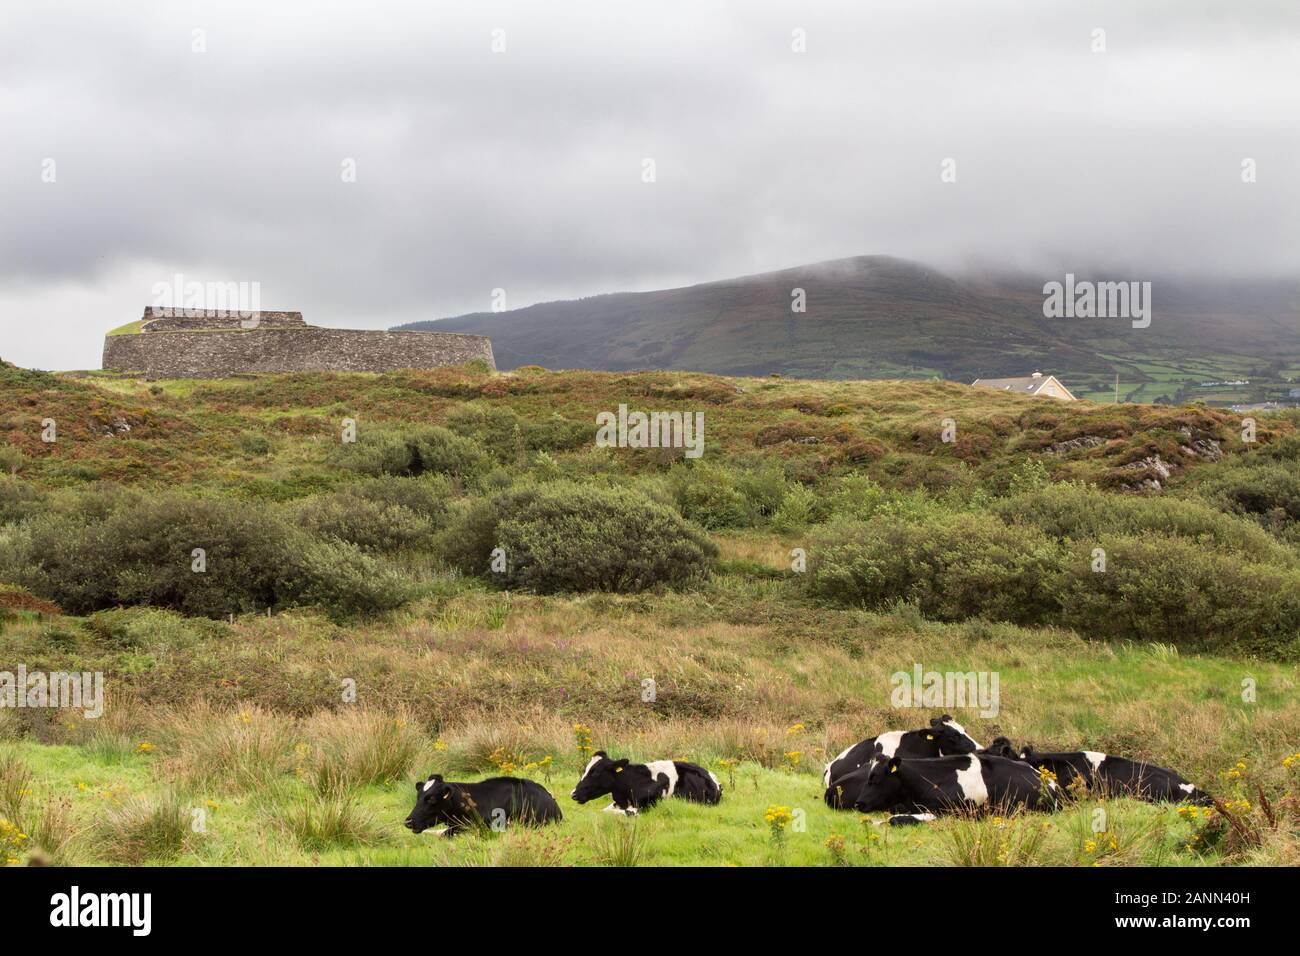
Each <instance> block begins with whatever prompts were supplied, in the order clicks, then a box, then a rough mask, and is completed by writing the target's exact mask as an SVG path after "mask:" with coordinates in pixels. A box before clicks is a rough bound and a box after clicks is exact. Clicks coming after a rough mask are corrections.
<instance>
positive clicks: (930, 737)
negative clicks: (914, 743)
mask: <svg viewBox="0 0 1300 956" xmlns="http://www.w3.org/2000/svg"><path fill="white" fill-rule="evenodd" d="M925 739H926V740H934V734H926V735H925Z"/></svg>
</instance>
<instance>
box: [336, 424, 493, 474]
mask: <svg viewBox="0 0 1300 956" xmlns="http://www.w3.org/2000/svg"><path fill="white" fill-rule="evenodd" d="M336 460H337V462H338V463H339V465H341V466H342V467H344V468H347V469H349V470H351V471H355V472H357V473H359V474H363V475H372V476H373V475H398V476H406V477H410V476H415V475H423V474H426V473H433V474H442V475H451V476H453V477H457V478H466V479H468V478H474V477H477V476H479V475H482V474H484V473H485V472H487V471H488V469H489V468H491V467H492V460H491V459H490V458H489V457H488V455H487V453H486V452H484V451H483V450H482V449H481V448H479V446H478V445H477V444H475V442H474V441H472V440H471V439H468V438H462V437H461V436H460V435H457V434H455V433H454V432H452V431H449V430H448V429H446V428H442V427H441V426H438V425H431V426H428V427H426V428H420V429H416V430H414V431H409V432H391V431H377V432H368V431H363V432H362V434H361V435H360V436H358V438H357V440H356V441H355V442H349V443H347V444H344V445H341V446H340V448H339V451H338V452H337V454H336Z"/></svg>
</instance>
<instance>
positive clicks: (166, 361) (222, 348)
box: [103, 306, 496, 378]
mask: <svg viewBox="0 0 1300 956" xmlns="http://www.w3.org/2000/svg"><path fill="white" fill-rule="evenodd" d="M256 318H257V322H256V325H255V327H249V326H250V325H252V323H251V322H250V321H249V319H248V318H247V317H245V316H243V315H242V314H241V313H238V312H225V311H218V310H198V309H188V310H187V309H161V308H154V307H152V306H150V307H147V308H146V309H145V310H144V316H143V317H142V318H141V319H140V320H139V321H138V322H133V323H131V324H130V325H128V326H124V327H123V328H122V329H118V330H116V331H114V332H110V333H109V334H108V335H107V336H106V337H105V338H104V360H103V367H104V368H105V369H113V370H117V371H124V372H141V373H143V374H145V375H147V376H150V377H156V378H220V377H222V376H228V375H238V374H241V373H245V372H391V371H394V370H396V369H407V368H438V367H440V366H446V365H463V364H464V363H466V362H472V361H474V360H476V359H479V360H482V361H484V362H486V363H487V365H488V368H489V369H491V370H493V371H495V370H496V361H495V359H494V358H493V356H492V342H491V341H490V340H489V339H488V338H487V337H486V336H482V335H459V334H454V333H448V332H380V331H366V330H359V329H326V328H320V327H318V326H313V325H308V324H307V323H306V322H304V321H303V318H302V313H301V312H259V313H257V314H256Z"/></svg>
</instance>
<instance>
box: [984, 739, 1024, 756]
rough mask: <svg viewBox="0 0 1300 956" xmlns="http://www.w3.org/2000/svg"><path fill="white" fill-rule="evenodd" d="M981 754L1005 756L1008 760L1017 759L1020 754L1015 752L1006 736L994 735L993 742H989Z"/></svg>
mask: <svg viewBox="0 0 1300 956" xmlns="http://www.w3.org/2000/svg"><path fill="white" fill-rule="evenodd" d="M980 753H981V754H987V755H988V756H990V757H1006V758H1008V759H1010V760H1019V759H1020V754H1018V753H1016V748H1015V746H1014V745H1013V744H1012V743H1011V741H1010V740H1008V739H1007V738H1006V737H994V738H993V743H991V744H989V745H988V746H987V747H985V748H984V749H983V750H981V751H980Z"/></svg>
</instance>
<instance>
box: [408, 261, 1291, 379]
mask: <svg viewBox="0 0 1300 956" xmlns="http://www.w3.org/2000/svg"><path fill="white" fill-rule="evenodd" d="M1048 278H1064V277H1063V276H1061V277H1048ZM1079 278H1080V279H1084V278H1089V276H1086V275H1080V276H1079ZM1093 278H1096V279H1098V280H1101V281H1105V280H1106V279H1110V278H1114V276H1113V275H1112V276H1095V277H1093ZM1043 281H1044V279H1043V278H1042V277H1038V276H1033V277H1031V276H1029V275H1025V274H1014V273H1011V274H1004V275H996V276H994V275H988V274H980V275H956V276H954V275H949V274H947V273H945V272H942V271H940V270H938V269H935V268H933V267H931V266H928V265H926V264H924V263H918V262H913V261H911V260H907V259H900V258H897V257H894V256H888V255H863V256H852V257H848V258H844V259H831V260H825V261H822V262H816V263H810V264H806V265H800V266H792V267H788V268H784V269H779V270H776V271H772V272H760V273H752V274H748V275H742V276H736V277H732V278H727V279H716V280H710V281H707V282H701V283H695V284H693V285H686V286H678V287H675V288H670V289H657V290H650V291H645V292H608V293H600V294H597V295H592V296H587V297H583V298H579V299H560V300H554V301H551V302H542V303H537V304H534V305H530V306H527V307H524V308H520V309H514V310H510V311H506V312H497V313H494V312H478V313H469V314H466V315H460V316H453V317H449V318H445V319H437V320H432V321H424V322H415V323H409V324H406V325H400V326H397V327H396V328H397V329H403V330H409V329H417V330H434V331H444V332H453V331H454V332H472V333H474V334H479V335H487V336H490V337H491V339H492V343H493V348H494V350H495V352H496V355H497V360H498V362H499V363H500V366H501V368H503V369H509V368H515V367H518V366H520V365H530V364H536V365H542V366H545V367H548V368H590V369H598V370H606V371H633V370H640V369H656V368H661V369H671V370H683V371H701V372H713V373H716V374H722V375H769V374H781V375H786V376H792V377H803V378H824V379H845V378H872V379H877V378H934V377H938V378H946V379H952V380H955V381H964V382H970V381H973V380H974V379H976V378H981V377H983V378H989V377H997V376H1002V375H1017V374H1028V373H1029V372H1031V371H1034V370H1035V369H1042V370H1044V371H1051V372H1054V373H1056V374H1057V375H1059V376H1061V377H1062V378H1063V379H1064V380H1066V381H1067V384H1068V385H1070V386H1071V387H1072V388H1074V387H1076V386H1078V387H1079V388H1080V389H1081V390H1082V391H1084V392H1091V393H1094V394H1099V393H1100V392H1101V391H1102V390H1103V389H1105V390H1106V391H1109V390H1110V388H1111V387H1112V386H1111V381H1112V379H1113V378H1114V376H1116V375H1119V376H1120V378H1121V380H1122V381H1124V382H1126V383H1128V388H1127V389H1126V391H1125V392H1124V396H1125V397H1128V398H1131V399H1133V400H1138V401H1153V400H1166V401H1168V400H1179V399H1182V400H1188V399H1190V398H1192V397H1196V396H1195V395H1193V394H1192V392H1190V391H1189V390H1190V389H1195V388H1196V387H1197V383H1199V382H1200V381H1202V380H1204V379H1206V378H1207V377H1208V378H1215V377H1218V378H1228V377H1233V378H1240V377H1243V376H1249V377H1251V378H1252V379H1253V380H1258V381H1259V389H1257V390H1263V391H1261V394H1260V395H1258V396H1257V395H1255V394H1254V392H1252V393H1251V394H1250V395H1241V394H1234V395H1225V396H1218V400H1220V401H1221V402H1222V403H1226V402H1229V401H1232V400H1238V399H1245V398H1256V397H1258V398H1265V397H1268V398H1272V397H1275V395H1274V394H1273V392H1277V391H1279V390H1281V391H1282V393H1285V389H1283V386H1284V385H1286V384H1287V383H1288V382H1289V381H1290V380H1291V379H1293V378H1294V379H1297V380H1300V283H1295V282H1285V281H1265V280H1260V281H1249V280H1236V281H1227V280H1224V281H1216V280H1208V279H1158V280H1155V281H1153V290H1154V291H1153V299H1154V308H1155V314H1154V316H1153V322H1152V326H1151V328H1148V329H1134V328H1132V327H1131V324H1130V322H1129V321H1128V320H1127V319H1123V318H1108V319H1077V320H1063V319H1051V318H1047V317H1045V316H1044V315H1043V308H1042V306H1043V294H1042V291H1041V290H1042V285H1043ZM795 289H803V290H804V293H805V298H806V311H805V312H801V313H799V312H793V311H792V308H791V303H792V296H793V290H795ZM1269 388H1271V389H1272V390H1273V392H1268V389H1269ZM1076 393H1077V392H1076Z"/></svg>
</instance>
